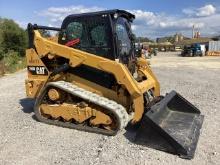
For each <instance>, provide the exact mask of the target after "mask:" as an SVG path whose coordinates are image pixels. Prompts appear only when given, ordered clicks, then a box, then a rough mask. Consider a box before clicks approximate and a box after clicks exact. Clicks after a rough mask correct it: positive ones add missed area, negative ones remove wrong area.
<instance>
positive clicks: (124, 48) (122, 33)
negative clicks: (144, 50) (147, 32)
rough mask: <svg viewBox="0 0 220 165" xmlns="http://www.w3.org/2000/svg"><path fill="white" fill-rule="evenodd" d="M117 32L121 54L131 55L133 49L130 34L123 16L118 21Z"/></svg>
mask: <svg viewBox="0 0 220 165" xmlns="http://www.w3.org/2000/svg"><path fill="white" fill-rule="evenodd" d="M116 34H117V40H118V46H119V55H120V56H125V55H129V54H130V51H131V41H130V38H129V36H128V32H127V29H126V26H125V23H124V21H123V18H119V19H118V20H117V22H116Z"/></svg>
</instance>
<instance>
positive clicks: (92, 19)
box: [25, 10, 203, 159]
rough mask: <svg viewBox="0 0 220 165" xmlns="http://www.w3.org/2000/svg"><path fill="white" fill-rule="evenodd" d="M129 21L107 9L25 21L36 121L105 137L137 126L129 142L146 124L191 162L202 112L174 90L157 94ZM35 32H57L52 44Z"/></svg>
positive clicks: (126, 15) (126, 16) (125, 14)
mask: <svg viewBox="0 0 220 165" xmlns="http://www.w3.org/2000/svg"><path fill="white" fill-rule="evenodd" d="M134 18H135V16H134V15H132V14H131V13H129V12H127V11H124V10H108V11H100V12H93V13H83V14H74V15H69V16H67V17H66V18H65V19H64V21H63V23H62V26H61V28H55V27H46V26H38V25H36V24H34V25H32V24H28V34H29V48H28V49H27V51H26V57H27V72H28V79H27V80H26V81H25V85H26V93H27V96H28V97H30V98H35V99H36V102H35V106H34V111H35V116H36V118H37V120H39V121H41V122H44V123H47V124H53V125H57V126H62V127H68V128H73V129H78V130H83V131H88V132H94V133H100V134H104V135H115V134H116V133H117V132H118V131H119V130H121V129H123V128H125V127H126V126H127V125H128V123H129V124H131V125H139V128H138V129H137V136H136V140H138V138H139V135H141V134H142V132H143V131H144V130H143V129H145V126H146V125H149V126H151V127H152V128H153V129H154V130H155V131H157V132H158V133H159V134H160V136H162V137H163V138H165V139H166V140H167V141H168V142H169V143H170V144H171V145H172V147H173V148H174V149H175V152H176V153H177V154H179V155H180V156H182V157H185V158H189V159H190V158H192V157H193V156H194V152H195V149H196V145H197V142H198V137H199V133H200V128H201V125H202V122H203V116H202V115H200V111H199V110H198V109H197V108H196V107H195V106H193V105H192V104H191V103H189V102H188V101H187V100H186V99H184V98H183V97H182V96H181V95H180V94H178V93H177V92H175V91H172V92H170V93H169V94H167V95H166V96H165V97H163V96H161V95H160V85H159V82H158V80H157V78H156V77H155V75H154V74H153V72H152V71H151V69H150V67H149V65H148V63H147V61H146V60H145V59H144V58H142V57H141V54H140V51H135V50H137V49H136V48H135V46H134V45H135V43H134V35H133V34H132V31H131V23H132V21H133V20H134ZM39 29H44V30H55V31H58V34H59V36H58V42H55V41H53V40H48V39H46V38H44V37H42V36H41V34H40V32H39ZM144 136H148V135H147V134H146V135H144Z"/></svg>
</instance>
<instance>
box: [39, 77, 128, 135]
mask: <svg viewBox="0 0 220 165" xmlns="http://www.w3.org/2000/svg"><path fill="white" fill-rule="evenodd" d="M35 114H36V117H37V119H38V120H39V121H42V122H44V123H48V124H53V125H58V126H62V127H69V128H74V129H78V130H84V131H89V132H95V133H100V134H105V135H115V134H116V133H117V131H118V130H120V129H122V128H124V127H125V126H126V125H127V123H128V114H127V112H126V110H125V108H124V107H123V106H121V105H119V104H117V103H116V102H114V101H112V100H109V99H107V98H104V97H102V96H99V95H97V94H94V93H91V92H89V91H86V90H85V89H82V88H79V87H77V86H75V85H72V84H71V83H67V82H64V81H57V82H50V83H48V85H47V86H46V87H45V88H44V89H43V90H42V92H41V94H40V96H39V97H38V99H37V100H36V104H35Z"/></svg>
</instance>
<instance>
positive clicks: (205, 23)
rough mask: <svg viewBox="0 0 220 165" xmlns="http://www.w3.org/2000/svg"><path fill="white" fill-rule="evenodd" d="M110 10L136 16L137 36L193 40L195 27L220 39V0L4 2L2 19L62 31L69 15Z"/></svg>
mask: <svg viewBox="0 0 220 165" xmlns="http://www.w3.org/2000/svg"><path fill="white" fill-rule="evenodd" d="M106 9H123V10H127V11H129V12H131V13H133V14H135V16H136V19H135V20H134V22H133V25H132V29H133V32H134V33H135V34H136V35H137V36H142V37H149V38H151V39H155V38H157V37H162V36H170V35H174V34H175V33H182V34H183V35H184V36H187V37H190V36H191V34H192V26H193V25H194V26H195V28H196V29H198V30H199V31H200V33H201V36H204V37H206V36H215V35H220V0H120V1H119V0H8V1H7V0H0V17H2V18H10V19H13V20H15V21H16V22H17V23H18V24H19V25H20V26H21V27H23V28H26V26H27V24H28V23H29V22H30V23H37V24H39V25H45V26H56V27H60V25H61V23H62V20H63V19H64V18H65V17H66V16H67V15H69V14H75V13H84V12H92V11H100V10H106Z"/></svg>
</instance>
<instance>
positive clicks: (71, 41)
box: [58, 10, 135, 63]
mask: <svg viewBox="0 0 220 165" xmlns="http://www.w3.org/2000/svg"><path fill="white" fill-rule="evenodd" d="M134 18H135V16H134V15H133V14H131V13H129V12H127V11H124V10H107V11H100V12H92V13H83V14H73V15H69V16H67V17H66V18H65V19H64V21H63V24H62V26H61V33H60V35H59V41H58V42H59V43H60V44H63V45H67V46H70V47H73V48H76V49H80V50H82V51H85V52H88V53H92V54H95V55H98V56H101V57H104V58H108V59H111V60H115V59H120V60H122V61H123V63H127V62H128V61H129V59H128V58H130V57H131V56H134V48H133V38H134V37H133V34H132V32H131V25H130V23H131V22H132V21H133V19H134Z"/></svg>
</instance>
